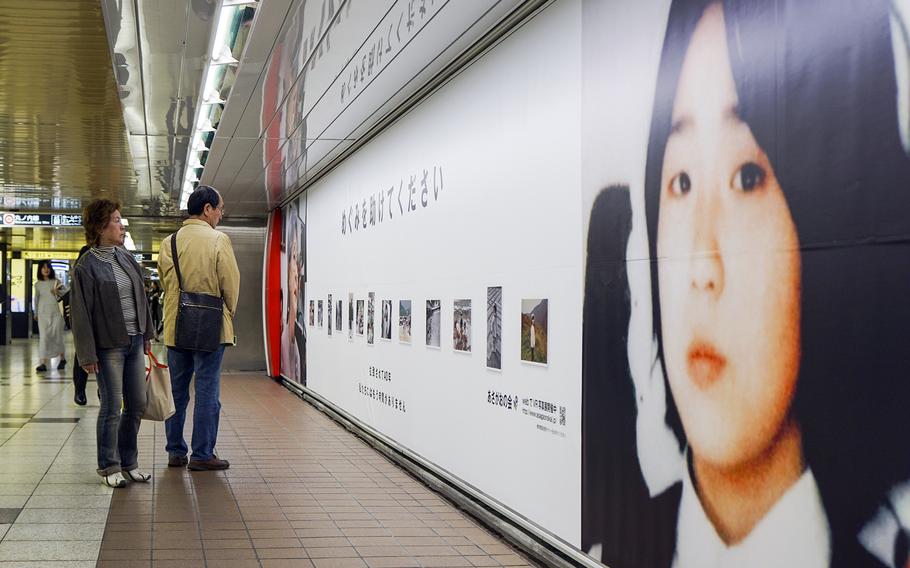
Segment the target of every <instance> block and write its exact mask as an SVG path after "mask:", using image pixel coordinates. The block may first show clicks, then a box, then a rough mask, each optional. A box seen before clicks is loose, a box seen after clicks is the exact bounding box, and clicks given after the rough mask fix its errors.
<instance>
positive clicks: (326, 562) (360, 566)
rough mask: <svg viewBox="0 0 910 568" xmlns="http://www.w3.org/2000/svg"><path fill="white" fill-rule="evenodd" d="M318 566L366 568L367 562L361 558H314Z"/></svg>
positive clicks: (319, 567)
mask: <svg viewBox="0 0 910 568" xmlns="http://www.w3.org/2000/svg"><path fill="white" fill-rule="evenodd" d="M313 565H314V566H315V567H316V568H365V567H366V563H365V562H364V561H363V559H361V558H314V559H313Z"/></svg>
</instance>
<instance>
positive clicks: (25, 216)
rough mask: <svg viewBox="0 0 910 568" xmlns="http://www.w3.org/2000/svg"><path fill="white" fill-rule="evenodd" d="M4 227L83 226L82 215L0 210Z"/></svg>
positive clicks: (0, 219)
mask: <svg viewBox="0 0 910 568" xmlns="http://www.w3.org/2000/svg"><path fill="white" fill-rule="evenodd" d="M0 222H2V223H3V226H4V227H81V226H82V215H66V214H61V213H10V212H0Z"/></svg>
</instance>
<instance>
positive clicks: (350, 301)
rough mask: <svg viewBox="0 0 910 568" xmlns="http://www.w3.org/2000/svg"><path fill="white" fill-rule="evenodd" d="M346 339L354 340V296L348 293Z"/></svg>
mask: <svg viewBox="0 0 910 568" xmlns="http://www.w3.org/2000/svg"><path fill="white" fill-rule="evenodd" d="M348 339H354V294H352V293H351V292H348Z"/></svg>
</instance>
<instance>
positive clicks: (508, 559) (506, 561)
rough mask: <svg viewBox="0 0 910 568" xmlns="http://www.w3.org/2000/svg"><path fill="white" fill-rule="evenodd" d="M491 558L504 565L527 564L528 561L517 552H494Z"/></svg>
mask: <svg viewBox="0 0 910 568" xmlns="http://www.w3.org/2000/svg"><path fill="white" fill-rule="evenodd" d="M491 558H493V559H494V560H496V561H497V562H499V563H500V564H502V565H503V566H525V565H527V563H528V561H527V560H525V559H524V558H521V557H520V556H518V555H517V554H494V555H493V556H491Z"/></svg>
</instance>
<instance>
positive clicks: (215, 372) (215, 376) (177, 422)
mask: <svg viewBox="0 0 910 568" xmlns="http://www.w3.org/2000/svg"><path fill="white" fill-rule="evenodd" d="M223 357H224V345H222V346H221V347H219V348H218V350H217V351H212V352H206V351H193V350H190V349H177V348H175V347H168V348H167V364H168V367H169V370H170V373H171V390H172V391H173V393H174V406H175V407H176V410H177V411H176V412H175V413H174V415H173V416H171V417H170V418H168V419H167V421H166V422H165V423H164V426H165V431H166V433H167V453H168V455H169V456H178V457H184V456H186V453H187V447H186V440H185V439H184V438H183V425H184V423H185V421H186V407H187V405H188V404H189V401H190V381H191V380H192V378H193V374H194V373H195V375H196V387H195V393H196V401H195V404H194V405H193V443H192V446H193V453H192V455H191V456H190V457H191V458H192V459H194V460H202V461H205V460H208V459H211V458H212V457H213V456H214V455H215V442H216V440H217V439H218V420H219V417H220V415H221V400H220V397H221V360H222V358H223Z"/></svg>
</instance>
